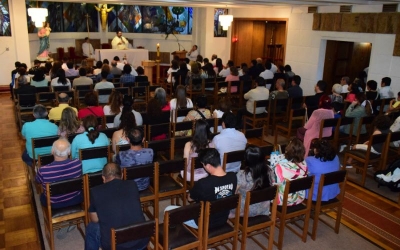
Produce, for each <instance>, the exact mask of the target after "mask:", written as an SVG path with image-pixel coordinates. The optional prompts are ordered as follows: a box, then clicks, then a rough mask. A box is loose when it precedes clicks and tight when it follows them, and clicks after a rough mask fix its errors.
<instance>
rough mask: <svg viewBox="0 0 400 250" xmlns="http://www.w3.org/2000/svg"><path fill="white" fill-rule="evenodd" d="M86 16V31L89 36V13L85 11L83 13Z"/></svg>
mask: <svg viewBox="0 0 400 250" xmlns="http://www.w3.org/2000/svg"><path fill="white" fill-rule="evenodd" d="M85 17H86V28H87V33H88V37H89V17H90V16H89V15H88V14H87V13H86V15H85Z"/></svg>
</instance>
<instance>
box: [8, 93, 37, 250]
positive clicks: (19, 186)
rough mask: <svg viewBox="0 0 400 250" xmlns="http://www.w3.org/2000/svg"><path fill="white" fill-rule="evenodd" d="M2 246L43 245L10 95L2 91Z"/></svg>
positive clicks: (31, 247)
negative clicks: (22, 157)
mask: <svg viewBox="0 0 400 250" xmlns="http://www.w3.org/2000/svg"><path fill="white" fill-rule="evenodd" d="M0 106H1V107H2V111H1V114H0V116H1V125H0V128H1V130H0V138H1V139H0V152H1V158H0V249H7V250H8V249H40V242H39V240H38V239H39V237H38V232H37V229H36V219H35V215H34V208H33V206H32V203H31V196H30V193H29V190H28V185H27V175H26V172H25V171H26V169H25V166H24V164H23V162H22V160H21V153H22V147H23V141H22V140H21V137H20V136H19V135H18V131H17V128H16V125H15V119H14V114H13V103H12V101H11V100H10V96H9V95H7V94H0Z"/></svg>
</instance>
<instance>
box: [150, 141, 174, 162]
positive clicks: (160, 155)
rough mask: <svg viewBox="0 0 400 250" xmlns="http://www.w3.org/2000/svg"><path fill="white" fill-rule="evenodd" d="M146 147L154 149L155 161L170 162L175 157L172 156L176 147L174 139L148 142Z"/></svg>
mask: <svg viewBox="0 0 400 250" xmlns="http://www.w3.org/2000/svg"><path fill="white" fill-rule="evenodd" d="M145 147H146V148H151V149H153V153H154V161H158V162H161V161H168V160H172V159H173V157H174V156H173V155H172V153H173V147H174V145H173V140H172V139H165V140H157V141H146V142H145Z"/></svg>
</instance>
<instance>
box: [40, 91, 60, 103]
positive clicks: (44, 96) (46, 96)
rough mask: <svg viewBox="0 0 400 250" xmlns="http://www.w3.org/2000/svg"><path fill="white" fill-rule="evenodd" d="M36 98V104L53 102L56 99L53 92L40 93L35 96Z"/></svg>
mask: <svg viewBox="0 0 400 250" xmlns="http://www.w3.org/2000/svg"><path fill="white" fill-rule="evenodd" d="M36 96H37V100H36V101H37V102H40V101H55V100H56V99H57V98H56V93H55V92H40V93H37V94H36Z"/></svg>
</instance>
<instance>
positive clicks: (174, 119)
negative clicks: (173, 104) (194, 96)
mask: <svg viewBox="0 0 400 250" xmlns="http://www.w3.org/2000/svg"><path fill="white" fill-rule="evenodd" d="M191 110H193V109H192V108H186V109H185V108H183V109H174V110H172V112H171V122H174V123H175V122H177V119H178V117H182V116H185V117H186V116H187V114H188V113H189V112H190V111H191Z"/></svg>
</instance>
